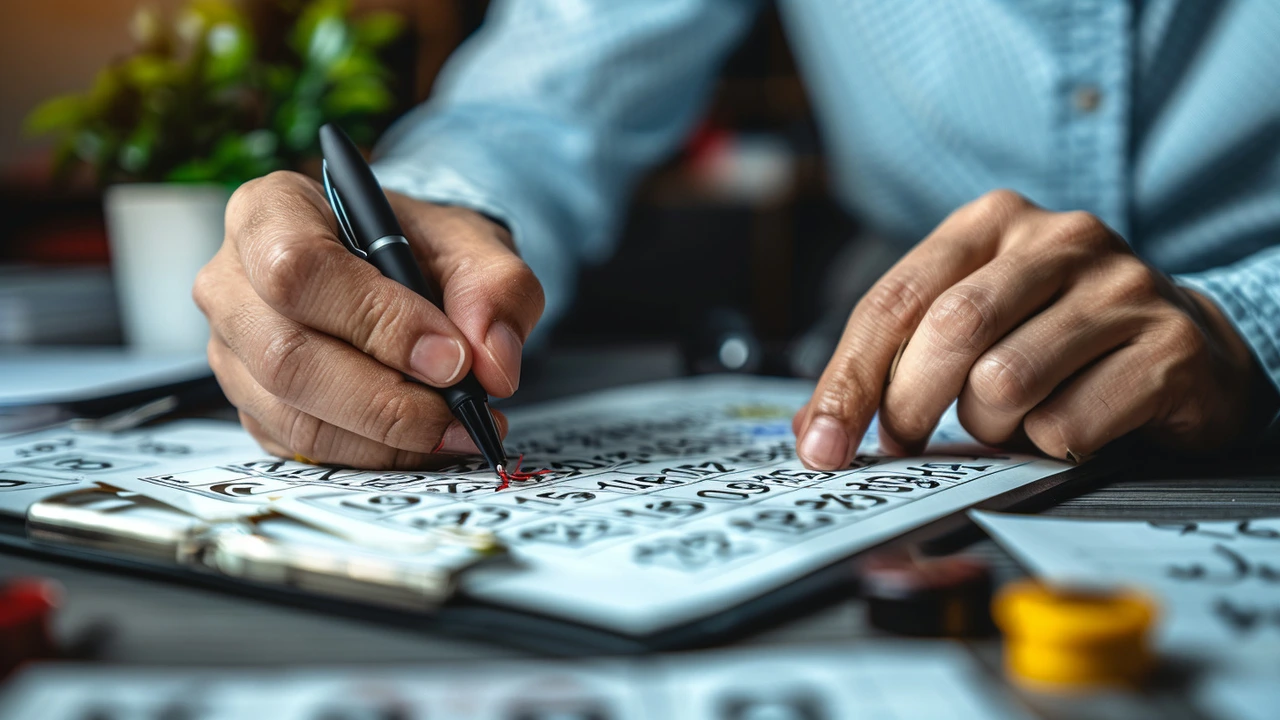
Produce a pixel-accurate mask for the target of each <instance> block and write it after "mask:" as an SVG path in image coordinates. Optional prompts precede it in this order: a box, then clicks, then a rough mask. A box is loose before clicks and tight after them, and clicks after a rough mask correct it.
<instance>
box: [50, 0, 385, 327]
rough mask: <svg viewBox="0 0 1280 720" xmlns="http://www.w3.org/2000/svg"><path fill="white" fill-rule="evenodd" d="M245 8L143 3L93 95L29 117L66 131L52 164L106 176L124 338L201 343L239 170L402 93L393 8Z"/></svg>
mask: <svg viewBox="0 0 1280 720" xmlns="http://www.w3.org/2000/svg"><path fill="white" fill-rule="evenodd" d="M249 7H250V8H252V9H255V10H256V11H257V12H256V15H254V16H253V17H251V16H250V15H249V14H248V13H247V12H246V9H248V8H245V7H242V6H241V5H239V4H236V3H234V2H231V1H229V0H192V1H191V2H189V3H188V4H187V5H186V6H185V7H184V8H183V9H182V10H181V11H179V12H178V13H177V15H176V17H175V18H174V19H173V21H172V22H169V21H168V20H167V19H166V17H164V16H162V15H161V14H160V13H158V12H157V11H155V10H153V9H149V8H144V9H142V10H139V11H138V12H137V14H136V15H135V16H134V18H133V21H132V27H131V32H132V35H133V38H134V40H135V41H136V49H135V50H134V51H133V52H132V53H131V54H130V55H128V56H127V57H123V58H120V59H118V60H116V61H115V62H113V63H111V64H110V65H109V66H107V67H106V68H104V69H103V70H102V71H101V72H100V73H99V74H98V76H97V78H96V80H95V81H94V83H93V86H92V87H91V88H90V89H89V90H88V91H87V92H85V93H83V94H75V95H66V96H61V97H55V98H53V99H51V100H48V101H46V102H45V103H44V104H42V105H41V106H39V107H38V108H36V109H35V110H34V111H33V112H32V113H31V115H30V116H29V117H28V119H27V127H28V129H29V130H30V131H32V132H35V133H45V134H51V135H53V136H55V137H56V148H55V164H54V170H55V177H57V178H65V177H67V175H68V174H69V173H72V172H76V171H81V172H83V171H86V170H87V171H90V172H92V173H93V175H94V176H95V178H96V180H97V182H98V183H99V184H100V185H101V186H103V187H104V188H105V211H106V217H107V228H108V236H109V239H110V244H111V254H112V271H113V275H114V277H115V283H116V288H117V294H118V296H119V301H120V303H119V304H120V308H121V322H122V325H123V328H124V331H125V337H126V339H127V341H128V343H129V344H130V346H132V347H136V348H139V349H143V350H148V351H185V350H195V349H201V348H203V347H204V344H205V342H206V341H207V339H208V328H207V326H206V325H205V323H204V319H203V317H202V316H201V315H200V313H199V312H198V311H197V310H196V308H195V306H194V304H193V303H192V301H191V297H190V295H191V284H192V282H193V280H194V278H195V275H196V272H197V271H198V270H199V269H200V267H201V266H203V265H204V264H205V263H206V262H208V260H209V258H211V257H212V256H213V254H214V253H215V252H216V251H217V249H218V247H219V246H220V245H221V243H222V235H223V221H222V218H223V213H224V210H225V206H226V201H227V198H228V197H229V196H230V193H231V191H232V190H234V188H235V187H236V186H238V185H239V184H240V183H242V182H244V181H246V180H249V179H251V178H254V177H257V176H259V175H264V174H266V173H268V172H271V171H273V170H278V169H285V168H292V169H297V168H300V167H302V166H303V165H305V164H306V163H308V162H313V161H314V158H316V157H318V155H319V149H318V141H317V131H318V130H319V128H320V126H321V125H322V124H324V123H325V122H328V121H330V120H336V121H339V122H341V123H342V124H343V125H344V126H345V127H346V128H347V130H348V132H349V133H351V134H352V136H353V137H355V138H356V139H357V140H358V141H365V142H368V141H371V140H372V138H373V137H374V135H375V130H376V127H375V123H376V122H377V121H378V119H379V118H380V116H382V115H384V114H385V113H386V112H387V111H388V110H390V109H391V108H392V106H393V105H394V103H395V98H394V97H393V95H392V92H391V90H390V87H389V82H390V78H391V75H390V73H389V72H388V71H387V70H386V68H385V66H384V65H383V63H382V62H381V61H380V60H379V58H378V51H379V50H380V49H381V48H383V47H384V46H385V45H387V44H388V43H389V42H391V41H392V40H394V39H395V38H396V37H397V36H398V35H399V33H400V31H401V28H402V21H401V19H400V18H399V17H398V16H396V15H394V14H391V13H385V12H379V13H369V14H365V15H363V16H361V17H360V18H358V19H357V18H353V17H352V16H351V13H350V8H349V6H348V2H347V0H310V1H305V2H303V1H299V0H294V1H292V2H291V1H290V0H273V2H269V3H258V4H255V5H253V6H249Z"/></svg>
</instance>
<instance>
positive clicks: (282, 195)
mask: <svg viewBox="0 0 1280 720" xmlns="http://www.w3.org/2000/svg"><path fill="white" fill-rule="evenodd" d="M227 234H228V237H231V238H232V239H233V242H234V243H235V244H236V246H237V250H238V253H239V256H240V260H241V263H242V264H243V266H244V269H245V273H246V275H247V276H248V278H249V282H250V284H251V285H252V286H253V289H254V292H256V293H257V295H258V296H259V297H260V298H262V299H263V300H264V301H265V302H266V303H267V304H268V305H270V306H271V308H272V309H273V310H275V311H276V312H278V313H280V314H281V315H283V316H285V317H287V318H289V319H290V320H293V321H294V322H297V323H301V324H302V325H305V326H307V327H311V328H315V329H317V330H320V331H322V332H324V333H326V334H328V335H332V336H334V337H336V338H339V339H341V340H345V341H346V342H348V343H350V344H351V345H353V346H354V347H356V348H358V349H359V350H361V351H362V352H364V353H365V354H367V355H371V356H373V357H374V358H376V359H377V360H378V361H379V362H381V363H382V364H383V365H386V366H388V367H391V368H394V369H396V370H399V371H400V372H403V373H406V374H408V375H411V376H413V377H415V378H417V379H418V380H421V381H422V382H425V383H427V384H428V385H433V386H435V387H448V386H449V385H452V384H454V383H455V382H457V381H458V380H459V379H460V378H461V377H462V376H463V375H464V374H465V373H466V371H467V369H468V368H469V367H470V360H471V354H470V349H469V347H468V344H467V342H466V338H465V336H464V335H463V334H462V331H461V330H459V329H458V328H457V327H456V326H455V325H454V324H453V323H452V322H451V321H450V320H449V319H448V318H447V317H446V316H445V313H444V311H443V310H441V309H440V308H438V307H436V306H435V305H433V304H432V303H431V302H430V301H429V300H427V299H426V298H423V297H422V296H420V295H418V294H417V293H415V292H413V291H412V290H410V289H408V288H406V287H404V286H403V285H401V284H399V283H397V282H395V281H394V280H391V279H388V278H385V277H383V276H382V274H381V273H380V272H378V270H377V269H376V268H374V267H373V266H372V265H371V264H369V263H367V262H364V261H362V260H360V259H359V258H357V257H355V256H354V255H352V254H351V253H350V252H348V251H347V249H346V248H345V247H344V246H343V245H342V243H341V242H340V241H339V240H338V228H337V221H336V219H335V218H334V215H333V211H332V210H331V209H330V208H329V205H328V203H327V202H326V201H325V199H324V196H323V195H322V193H321V190H320V187H319V185H318V184H317V183H316V182H315V181H314V180H311V179H310V178H306V177H304V176H301V175H297V174H295V173H272V174H271V175H268V176H266V177H264V178H260V179H258V180H255V181H253V183H252V184H250V185H247V186H246V187H244V188H242V189H241V190H240V191H237V193H236V195H235V196H233V197H232V201H231V203H230V204H228V207H227Z"/></svg>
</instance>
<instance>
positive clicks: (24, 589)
mask: <svg viewBox="0 0 1280 720" xmlns="http://www.w3.org/2000/svg"><path fill="white" fill-rule="evenodd" d="M61 600H62V586H61V585H59V584H58V583H57V582H56V581H53V580H47V579H43V578H17V579H14V580H10V581H9V582H8V583H6V584H5V585H4V587H3V588H0V677H4V676H7V675H8V674H9V673H11V672H13V671H14V669H16V668H17V667H18V666H19V665H21V664H22V663H24V662H26V661H28V660H44V659H49V658H53V657H55V656H56V655H57V646H56V645H55V643H54V640H53V633H52V632H51V625H50V621H51V620H52V617H53V612H54V610H56V609H57V608H58V605H59V604H60V602H61Z"/></svg>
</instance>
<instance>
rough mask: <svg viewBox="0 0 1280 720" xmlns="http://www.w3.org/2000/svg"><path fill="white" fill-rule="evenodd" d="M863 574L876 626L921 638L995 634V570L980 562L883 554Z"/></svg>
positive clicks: (863, 568) (864, 567)
mask: <svg viewBox="0 0 1280 720" xmlns="http://www.w3.org/2000/svg"><path fill="white" fill-rule="evenodd" d="M858 571H859V588H860V594H861V595H862V597H864V598H865V599H866V601H867V620H868V622H870V623H871V625H872V626H873V627H876V628H879V629H881V630H884V631H886V632H891V633H895V634H898V635H912V636H916V637H977V636H982V635H989V634H991V633H992V632H994V630H995V625H994V623H993V622H992V620H991V596H992V592H993V583H992V580H991V569H990V568H989V567H988V566H987V564H986V563H984V562H982V561H980V560H976V559H974V558H967V557H940V558H914V557H911V556H909V555H906V554H903V553H880V554H876V555H872V556H871V557H868V558H867V559H866V560H864V561H863V562H862V563H860V564H859V566H858Z"/></svg>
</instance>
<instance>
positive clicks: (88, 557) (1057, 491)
mask: <svg viewBox="0 0 1280 720" xmlns="http://www.w3.org/2000/svg"><path fill="white" fill-rule="evenodd" d="M704 385H705V383H704ZM738 389H739V390H741V388H738ZM724 390H725V386H724V385H723V384H721V385H720V386H718V387H713V388H712V392H715V393H723V392H724ZM689 391H690V387H688V386H685V387H683V388H682V392H685V393H686V394H687V393H688V392H689ZM752 407H763V406H761V405H759V403H756V404H755V405H752ZM568 409H569V410H573V409H574V407H573V406H572V404H571V405H570V407H569V408H568ZM578 409H579V410H580V409H581V406H580V404H579V407H578ZM564 410H565V408H564V407H560V408H557V409H556V411H557V412H560V411H564ZM548 417H549V416H548V415H546V414H545V413H543V414H538V413H534V414H532V415H531V416H530V422H532V423H535V424H545V423H546V422H548V420H547V418H548ZM513 422H514V421H513ZM1113 456H1114V457H1110V458H1109V457H1105V456H1104V457H1100V458H1098V459H1096V460H1093V461H1090V462H1089V463H1087V464H1085V465H1082V466H1078V467H1071V468H1069V469H1065V470H1064V471H1061V472H1053V473H1051V474H1047V475H1045V476H1044V477H1041V478H1039V479H1036V480H1034V481H1033V482H1026V483H1021V484H1018V485H1017V486H1016V487H1011V488H1009V489H1007V490H1004V491H1002V492H998V493H994V494H991V495H989V496H987V497H983V498H982V499H981V501H980V502H976V503H970V504H965V505H963V506H957V507H955V508H954V509H953V510H952V511H950V512H947V513H945V514H943V515H940V516H937V517H934V518H933V519H932V520H931V521H929V522H927V523H922V524H920V525H919V526H918V527H915V528H913V529H912V530H911V531H910V532H907V533H905V534H902V533H893V534H892V535H891V536H886V537H884V538H882V539H881V540H879V541H877V542H873V543H867V544H865V545H864V546H862V547H860V548H859V550H858V553H845V554H840V555H832V556H830V559H829V561H827V562H824V563H822V564H821V565H820V566H814V567H811V568H808V569H806V570H805V571H804V572H803V573H802V574H798V575H796V576H794V577H792V578H791V579H789V580H788V581H787V582H785V583H779V584H778V585H777V587H772V588H769V589H767V590H766V591H764V592H752V593H744V594H742V595H741V597H735V598H734V599H733V602H731V603H728V604H724V605H723V606H721V607H718V608H716V609H715V610H714V611H713V612H708V613H705V614H702V615H699V616H695V617H690V618H688V619H687V620H684V621H681V622H678V623H672V624H668V625H666V626H664V627H660V628H657V629H653V630H643V631H639V632H636V631H628V630H626V629H622V630H619V629H618V628H616V627H615V628H610V627H607V626H601V624H600V623H595V622H591V621H590V618H585V619H584V616H583V615H579V614H574V613H567V614H561V615H557V614H556V613H555V612H554V610H555V609H556V608H554V607H552V608H551V610H552V612H544V611H540V610H539V609H537V608H530V607H518V606H513V605H512V603H509V602H500V601H495V599H494V598H493V597H492V596H490V597H486V596H484V594H483V593H476V592H472V591H469V590H468V588H466V587H463V588H462V589H461V590H460V591H459V592H457V593H455V594H453V595H451V596H449V598H448V599H447V600H445V601H444V602H443V603H441V604H440V605H439V606H438V607H436V608H434V609H431V610H425V609H421V608H419V609H418V610H407V609H405V605H404V604H403V603H394V602H391V603H389V602H386V600H385V598H373V597H369V598H367V599H364V598H362V597H361V596H360V595H359V594H358V593H346V594H343V593H333V592H323V590H321V589H318V588H317V587H316V586H314V585H308V584H306V583H300V584H299V583H293V584H290V583H278V582H266V581H264V579H263V578H260V577H258V578H255V577H243V576H242V577H236V576H228V575H226V574H212V573H209V572H207V571H195V570H192V569H191V568H189V567H183V566H181V565H179V564H176V563H170V562H164V561H162V560H159V559H158V558H157V555H156V554H155V553H147V552H136V553H121V552H119V549H118V548H113V549H106V550H104V549H103V547H92V546H89V547H85V546H72V545H68V544H66V543H61V542H60V543H57V544H48V543H42V542H40V541H39V537H40V533H39V532H37V533H35V534H34V536H31V535H29V533H28V527H27V524H26V523H24V522H19V521H15V520H12V519H10V520H6V521H5V522H3V523H0V545H4V546H5V547H8V548H10V549H13V550H17V551H20V552H31V553H39V554H42V555H49V556H53V557H58V558H62V559H66V560H71V561H74V562H79V563H87V564H91V565H94V566H99V567H107V568H111V569H114V570H120V571H127V572H134V573H141V574H144V575H147V576H154V577H163V578H166V579H170V580H175V581H180V582H184V583H191V584H195V585H199V586H202V587H208V588H212V589H218V590H220V591H226V592H232V593H235V594H238V595H250V596H253V597H258V598H262V599H265V600H269V601H274V602H280V603H284V604H289V605H295V606H303V607H307V608H311V609H316V610H320V611H324V612H331V613H337V614H341V615H345V616H350V617H359V618H362V619H366V620H373V621H377V622H383V623H392V624H394V625H397V626H401V627H408V628H414V629H420V630H424V631H429V632H437V633H443V634H447V635H451V636H458V637H465V638H470V639H480V640H489V641H497V642H501V643H504V644H509V645H514V646H518V647H521V648H524V649H528V650H534V651H537V652H541V653H546V654H554V655H576V654H583V653H610V654H613V653H637V652H648V651H656V650H673V649H683V648H693V647H702V646H707V645H712V644H717V643H721V642H725V641H727V640H731V639H734V638H736V637H740V636H742V635H744V634H747V633H750V632H753V631H755V630H759V629H762V628H764V627H767V626H768V625H769V624H771V623H775V622H777V621H778V620H779V618H783V617H791V616H794V615H795V614H798V613H803V612H806V611H809V610H811V609H813V608H815V607H819V606H822V605H824V604H826V603H829V602H831V601H833V600H837V599H840V598H844V597H847V596H848V595H849V594H850V593H851V592H854V591H855V589H856V577H855V576H854V574H853V571H852V569H851V565H850V562H849V561H850V560H851V559H852V558H853V557H854V556H855V555H856V554H859V553H861V552H865V551H868V550H873V549H877V548H880V547H883V546H885V545H892V544H903V543H908V544H913V545H917V546H925V547H926V548H929V549H933V550H938V549H946V548H949V547H954V546H956V545H957V544H958V543H960V542H963V540H964V539H965V537H964V535H965V531H966V530H967V531H969V532H976V531H975V530H974V529H973V526H972V525H970V524H969V522H968V520H967V519H966V518H965V516H964V511H965V510H967V509H969V508H971V507H975V506H976V507H980V508H983V509H991V510H1010V509H1030V508H1032V507H1035V506H1037V505H1043V504H1046V503H1051V502H1054V501H1055V500H1057V499H1060V498H1061V497H1064V496H1066V495H1068V494H1071V493H1074V492H1078V491H1079V490H1081V489H1083V488H1085V487H1087V486H1089V485H1091V484H1093V483H1095V482H1097V481H1099V480H1101V479H1102V478H1104V477H1105V476H1106V475H1108V474H1109V473H1111V472H1114V471H1116V470H1118V469H1120V467H1121V464H1120V462H1118V461H1122V460H1123V457H1124V455H1123V453H1113ZM599 477H606V476H599ZM578 480H579V484H581V481H582V480H583V479H582V478H579V479H578ZM606 480H608V478H607V477H606ZM711 492H715V491H711ZM730 515H732V513H730ZM46 537H47V535H46ZM566 615H568V616H566Z"/></svg>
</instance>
